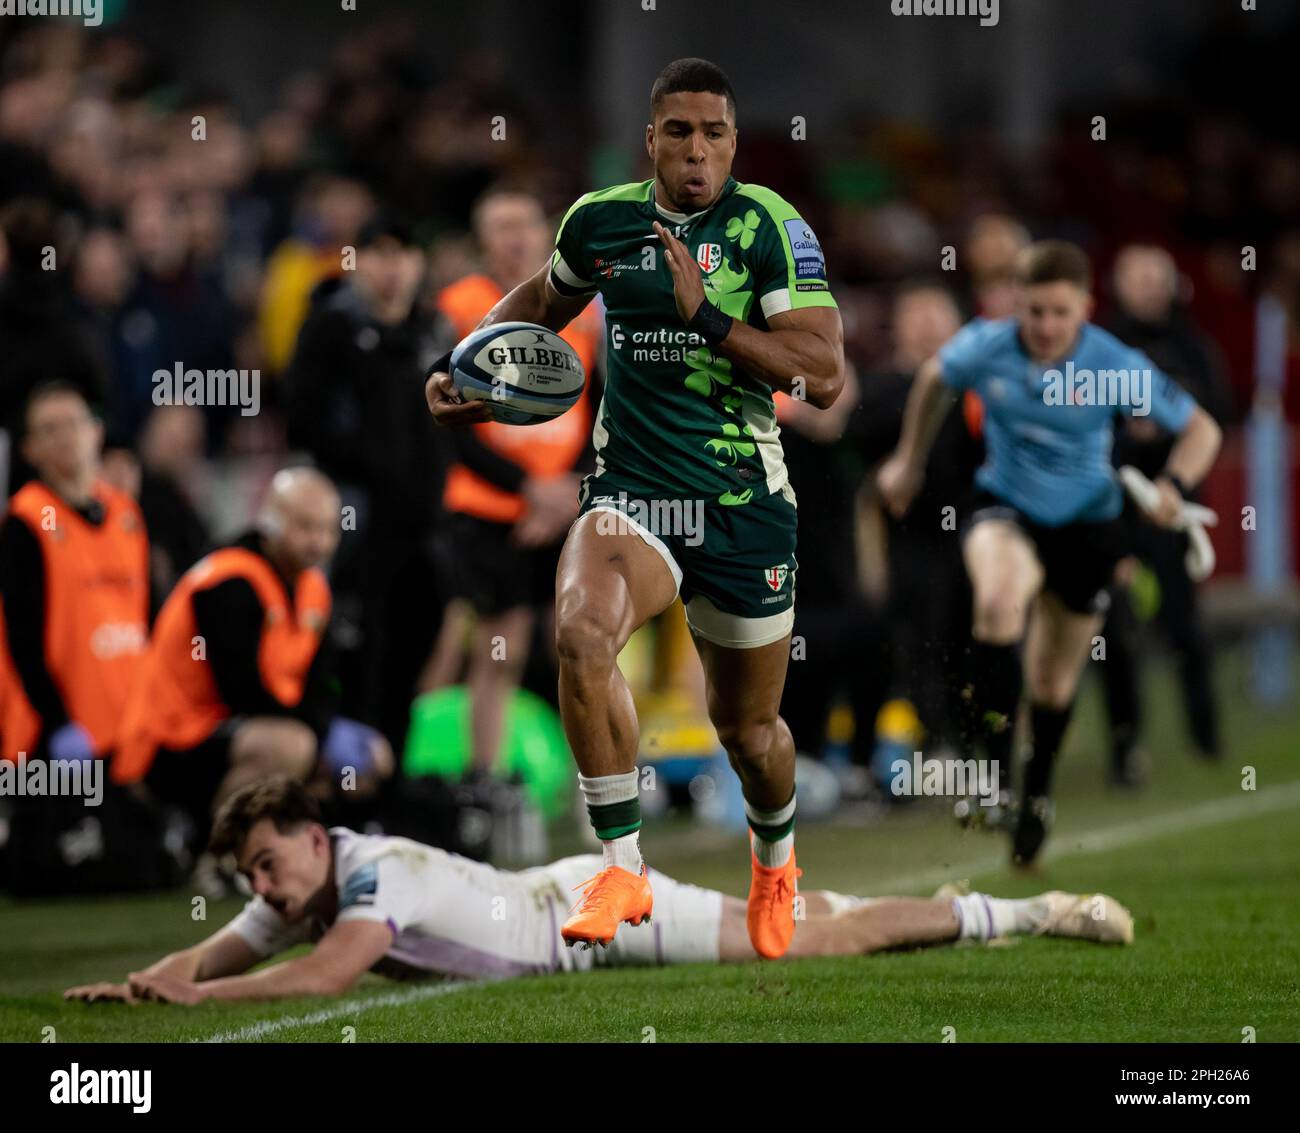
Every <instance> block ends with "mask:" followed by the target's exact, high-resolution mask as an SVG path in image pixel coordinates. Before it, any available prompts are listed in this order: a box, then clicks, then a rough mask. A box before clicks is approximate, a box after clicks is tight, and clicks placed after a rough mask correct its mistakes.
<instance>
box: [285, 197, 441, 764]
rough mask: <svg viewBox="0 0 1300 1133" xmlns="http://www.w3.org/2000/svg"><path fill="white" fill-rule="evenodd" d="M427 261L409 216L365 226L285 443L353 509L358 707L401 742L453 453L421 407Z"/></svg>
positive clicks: (429, 632) (317, 301)
mask: <svg viewBox="0 0 1300 1133" xmlns="http://www.w3.org/2000/svg"><path fill="white" fill-rule="evenodd" d="M423 271H424V255H423V253H422V251H421V250H420V248H419V246H418V245H416V244H415V243H414V240H413V237H412V235H411V231H410V229H409V227H408V226H406V225H405V224H404V223H403V222H402V221H400V220H396V219H393V218H392V217H379V218H377V219H375V220H373V221H371V222H370V223H368V224H367V226H366V228H365V230H364V231H363V232H362V234H361V236H360V237H359V239H358V241H357V264H356V271H355V272H348V273H346V275H345V276H344V277H343V278H341V279H334V280H329V281H327V282H325V283H324V284H322V285H321V287H320V288H319V289H318V291H317V293H316V295H315V297H314V303H313V307H312V312H311V315H310V316H309V317H308V319H307V322H306V324H305V325H304V326H303V329H302V335H301V336H300V338H299V340H298V347H297V351H296V352H295V354H294V356H293V361H292V363H291V365H290V368H289V371H288V373H287V374H286V375H285V403H286V409H287V413H288V424H289V438H290V442H291V443H292V444H293V445H296V446H299V447H301V448H302V449H304V450H306V451H307V452H308V453H310V454H311V456H312V458H313V459H314V460H315V461H316V463H317V464H318V465H319V466H320V467H321V468H322V469H323V470H324V471H326V472H327V473H329V475H331V476H332V477H334V479H335V480H336V481H337V482H338V484H339V486H340V488H341V490H342V491H343V495H344V500H345V502H346V503H347V504H348V505H349V507H350V508H352V509H353V513H354V515H355V521H356V522H355V524H354V525H353V527H350V528H349V531H352V530H355V531H356V534H355V535H353V536H352V537H351V538H349V539H348V541H347V543H346V545H345V547H344V553H343V555H341V556H340V563H339V566H338V570H337V572H336V574H335V583H336V586H337V588H338V590H339V591H340V593H341V595H342V594H343V593H345V592H346V594H347V595H348V596H350V597H351V598H353V600H354V601H356V600H359V602H360V611H359V613H353V614H352V615H351V616H352V617H354V618H358V619H359V624H360V629H361V635H362V639H363V644H362V648H361V652H360V655H359V657H357V658H356V660H357V661H358V663H359V664H360V669H359V671H358V672H357V674H356V679H357V681H358V682H363V684H364V687H363V688H358V687H357V686H356V685H354V686H353V690H354V693H355V694H356V700H355V701H353V702H352V703H353V705H354V710H356V711H358V712H359V713H360V714H361V715H362V716H364V717H365V718H366V719H367V720H370V721H371V722H373V723H375V724H377V725H378V726H379V727H380V729H381V730H382V731H383V732H384V734H385V735H387V736H388V737H389V739H390V741H391V742H392V744H393V746H394V747H395V748H397V749H399V750H400V747H401V742H402V737H403V736H404V735H405V732H406V725H407V720H408V717H409V714H410V701H411V696H412V694H413V692H414V689H415V679H416V676H417V674H418V673H419V670H420V666H421V665H422V664H423V662H424V659H425V658H426V657H427V656H428V654H429V650H430V647H431V645H432V642H433V638H434V634H435V632H436V630H437V624H438V618H439V611H440V609H441V606H442V600H443V595H442V594H440V592H439V586H440V585H444V584H445V580H444V579H443V574H444V572H443V571H441V570H440V569H439V568H438V567H437V566H436V565H435V561H434V536H435V533H436V531H437V527H438V521H439V517H440V513H441V509H440V506H439V500H440V496H441V493H442V482H443V469H444V466H445V463H446V460H445V457H444V455H443V452H442V448H441V445H442V443H443V442H442V438H441V436H440V435H437V434H436V433H435V426H434V424H433V422H432V420H430V418H429V415H428V413H427V412H420V410H421V409H422V408H423V405H424V402H423V383H424V377H425V374H426V373H427V371H428V369H429V367H430V366H431V365H432V364H433V362H434V361H435V360H436V359H437V357H438V356H439V355H440V354H441V353H442V352H443V350H444V349H445V347H446V345H449V344H445V343H444V341H443V339H442V337H440V332H439V330H438V328H437V326H436V325H435V323H434V320H433V318H432V317H431V316H430V315H428V314H426V313H425V312H423V311H422V310H421V309H420V307H419V306H418V305H417V303H416V297H417V295H418V293H419V289H420V283H421V279H422V275H423Z"/></svg>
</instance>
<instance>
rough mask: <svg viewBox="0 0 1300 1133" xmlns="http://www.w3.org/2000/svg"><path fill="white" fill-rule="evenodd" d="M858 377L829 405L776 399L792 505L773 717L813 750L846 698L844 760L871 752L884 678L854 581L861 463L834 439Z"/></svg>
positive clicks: (864, 758) (879, 627) (877, 637)
mask: <svg viewBox="0 0 1300 1133" xmlns="http://www.w3.org/2000/svg"><path fill="white" fill-rule="evenodd" d="M858 397H859V383H858V380H857V377H856V375H855V374H854V371H853V370H852V368H850V369H849V372H848V374H847V375H846V380H845V383H844V389H843V390H842V391H841V393H840V396H839V397H838V398H837V399H836V400H835V403H834V404H833V405H832V406H831V407H830V408H829V409H815V408H813V407H812V406H811V405H809V404H808V403H807V402H805V401H796V400H795V399H794V398H790V397H787V396H786V395H785V394H781V393H778V394H777V395H776V397H775V402H776V408H777V420H778V421H779V422H780V425H781V445H782V447H783V449H784V450H785V462H786V467H787V468H788V469H789V472H790V483H791V485H792V486H793V487H794V488H795V490H796V491H797V493H798V506H799V551H798V561H799V572H798V588H799V601H798V603H797V604H796V606H795V613H794V629H793V631H792V632H793V635H794V636H793V638H792V641H794V642H795V645H794V646H793V648H792V660H791V662H790V666H789V668H788V669H787V671H786V679H785V690H784V692H783V693H782V699H781V716H782V718H783V719H784V720H785V722H786V724H787V725H789V728H790V734H791V735H792V736H793V737H794V743H795V749H796V750H797V751H800V752H803V753H806V754H808V755H812V756H818V757H819V756H821V754H822V752H823V749H824V748H825V746H826V740H827V729H828V724H829V721H830V714H831V709H832V708H833V707H834V705H835V703H836V701H837V700H843V701H845V702H846V703H847V704H848V706H849V709H850V710H851V712H852V714H853V719H854V735H853V760H854V762H855V763H857V764H859V765H861V766H865V765H866V764H867V762H868V761H869V760H870V757H871V747H872V742H873V736H874V730H875V719H876V711H877V709H878V708H879V707H880V703H881V701H882V700H883V699H884V693H885V689H886V682H887V678H888V669H887V665H888V640H887V635H886V633H885V625H884V619H883V611H881V610H879V609H878V608H877V607H876V606H875V605H874V604H873V603H871V602H869V601H868V599H867V597H866V595H865V594H864V593H863V590H862V587H861V585H860V583H859V580H858V554H857V546H856V538H857V527H858V522H857V511H858V486H859V484H860V483H861V480H862V466H861V464H860V463H859V461H858V460H857V458H856V455H855V453H854V452H853V451H852V448H851V447H849V446H847V445H845V444H842V443H841V438H842V437H843V436H844V432H845V428H846V427H847V425H848V423H849V421H850V420H851V419H852V417H853V415H854V414H855V412H856V411H857V408H858Z"/></svg>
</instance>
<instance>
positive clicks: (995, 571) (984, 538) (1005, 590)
mask: <svg viewBox="0 0 1300 1133" xmlns="http://www.w3.org/2000/svg"><path fill="white" fill-rule="evenodd" d="M962 556H963V558H964V559H965V562H966V573H967V574H968V575H969V576H970V580H971V589H972V591H973V592H974V598H973V603H972V605H973V619H972V626H971V633H972V636H973V637H975V639H976V640H978V641H987V642H990V643H991V644H994V645H1009V644H1011V643H1012V642H1016V641H1019V640H1020V639H1021V638H1022V637H1024V634H1025V621H1026V616H1027V614H1028V611H1029V605H1030V603H1031V601H1032V600H1033V597H1034V595H1035V594H1036V593H1037V592H1038V590H1039V588H1040V587H1041V586H1042V584H1043V568H1042V566H1041V564H1040V563H1039V561H1038V556H1037V555H1036V554H1035V553H1034V548H1033V545H1032V544H1031V543H1030V542H1029V540H1028V539H1027V538H1026V537H1025V535H1024V533H1023V532H1021V531H1020V530H1019V529H1018V528H1017V527H1016V526H1015V524H1012V523H1007V522H1004V521H1002V520H997V519H989V520H985V521H984V522H983V523H978V524H976V525H975V526H974V527H973V528H972V529H971V531H970V534H969V535H967V536H966V539H965V541H964V543H963V544H962Z"/></svg>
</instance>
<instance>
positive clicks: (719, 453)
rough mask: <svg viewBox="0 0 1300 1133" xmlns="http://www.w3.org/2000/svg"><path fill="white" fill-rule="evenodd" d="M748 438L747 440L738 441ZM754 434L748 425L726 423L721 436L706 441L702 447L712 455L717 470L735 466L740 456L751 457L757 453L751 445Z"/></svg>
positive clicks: (754, 446) (752, 444) (755, 447)
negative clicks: (731, 465)
mask: <svg viewBox="0 0 1300 1133" xmlns="http://www.w3.org/2000/svg"><path fill="white" fill-rule="evenodd" d="M740 437H748V438H749V440H743V441H742V440H740V439H739V438H740ZM753 438H754V434H753V433H752V432H750V430H749V426H748V425H743V426H742V425H733V424H732V423H731V422H730V421H728V422H727V423H726V424H725V425H723V426H722V436H720V437H714V438H713V440H711V441H706V442H705V445H704V447H705V448H707V449H708V450H709V452H711V453H712V454H713V459H714V462H715V463H716V464H717V466H718V467H719V468H725V467H727V465H729V464H735V463H736V461H738V460H739V459H740V458H741V457H742V456H753V455H754V453H756V452H757V451H758V448H757V446H756V445H755V444H754V443H753Z"/></svg>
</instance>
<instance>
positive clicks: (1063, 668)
mask: <svg viewBox="0 0 1300 1133" xmlns="http://www.w3.org/2000/svg"><path fill="white" fill-rule="evenodd" d="M1101 626H1102V618H1101V617H1100V616H1099V615H1096V614H1081V613H1078V612H1077V611H1075V610H1071V609H1070V608H1069V607H1068V606H1066V605H1065V604H1064V603H1063V602H1062V601H1061V600H1060V599H1059V598H1058V597H1057V596H1056V595H1055V594H1053V593H1051V592H1050V591H1044V592H1043V593H1042V594H1041V595H1039V598H1038V601H1037V602H1036V603H1035V605H1034V613H1033V617H1032V618H1030V622H1029V633H1028V636H1027V637H1026V639H1025V684H1026V686H1027V688H1028V690H1029V699H1030V702H1031V703H1033V704H1041V705H1044V706H1046V707H1048V708H1065V707H1067V706H1068V705H1069V704H1070V702H1071V701H1072V700H1073V699H1074V693H1075V690H1076V689H1077V688H1078V686H1079V677H1080V676H1081V675H1082V673H1083V668H1084V665H1085V664H1086V663H1087V660H1088V653H1089V650H1090V649H1091V648H1092V640H1093V638H1094V637H1095V636H1096V635H1097V634H1098V633H1100V632H1101Z"/></svg>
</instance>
